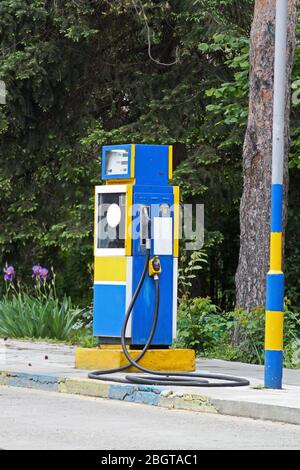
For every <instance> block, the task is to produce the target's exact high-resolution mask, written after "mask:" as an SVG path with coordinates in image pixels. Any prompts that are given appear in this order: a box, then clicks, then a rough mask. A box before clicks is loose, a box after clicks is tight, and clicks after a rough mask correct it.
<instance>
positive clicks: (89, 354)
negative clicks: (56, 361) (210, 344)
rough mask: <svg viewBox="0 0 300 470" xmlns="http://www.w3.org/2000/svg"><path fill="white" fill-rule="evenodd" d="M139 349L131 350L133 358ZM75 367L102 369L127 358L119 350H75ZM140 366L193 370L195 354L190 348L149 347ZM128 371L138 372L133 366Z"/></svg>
mask: <svg viewBox="0 0 300 470" xmlns="http://www.w3.org/2000/svg"><path fill="white" fill-rule="evenodd" d="M140 352H141V351H136V350H131V351H130V355H131V356H132V357H133V358H134V359H135V358H137V357H138V355H139V354H140ZM75 362H76V369H84V370H104V369H114V368H118V367H122V366H124V365H126V364H127V362H128V361H127V359H126V357H125V355H124V353H123V351H120V350H109V349H107V350H105V349H99V348H93V349H82V348H78V349H77V351H76V361H75ZM140 364H141V366H143V367H146V368H148V369H153V370H157V371H161V372H168V371H170V372H193V371H195V370H196V355H195V351H193V350H192V349H150V350H149V351H148V352H147V353H146V354H145V356H144V357H143V359H142V360H141V361H140ZM128 372H138V370H137V369H136V368H134V367H131V368H130V369H128Z"/></svg>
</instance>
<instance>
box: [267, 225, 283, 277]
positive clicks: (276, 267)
mask: <svg viewBox="0 0 300 470" xmlns="http://www.w3.org/2000/svg"><path fill="white" fill-rule="evenodd" d="M270 263H271V268H270V269H271V271H279V272H281V271H282V233H279V232H278V233H277V232H273V233H271V253H270Z"/></svg>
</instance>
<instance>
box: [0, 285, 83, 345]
mask: <svg viewBox="0 0 300 470" xmlns="http://www.w3.org/2000/svg"><path fill="white" fill-rule="evenodd" d="M80 312H81V310H79V309H74V308H73V307H72V303H71V300H70V299H69V298H67V297H65V298H64V299H63V300H62V301H59V300H58V299H55V298H53V297H49V298H48V299H47V300H45V299H41V298H37V297H32V296H30V295H28V294H24V293H19V294H16V295H14V296H13V297H12V298H10V297H9V296H4V297H3V298H2V299H1V301H0V336H2V337H9V338H36V339H42V338H47V339H48V338H49V339H56V340H67V339H69V338H70V334H71V332H72V330H73V329H74V326H75V324H76V321H77V320H78V316H79V314H80Z"/></svg>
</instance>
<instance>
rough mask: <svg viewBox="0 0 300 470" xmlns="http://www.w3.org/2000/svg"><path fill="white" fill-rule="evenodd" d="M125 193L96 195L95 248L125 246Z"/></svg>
mask: <svg viewBox="0 0 300 470" xmlns="http://www.w3.org/2000/svg"><path fill="white" fill-rule="evenodd" d="M125 221H126V194H125V193H124V194H123V193H108V194H99V195H98V239H97V248H99V249H101V248H104V249H108V248H125V223H126V222H125Z"/></svg>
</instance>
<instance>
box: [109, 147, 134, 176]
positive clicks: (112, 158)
mask: <svg viewBox="0 0 300 470" xmlns="http://www.w3.org/2000/svg"><path fill="white" fill-rule="evenodd" d="M105 161H106V165H105V174H106V176H124V175H128V174H129V152H128V150H125V149H115V150H108V151H107V152H106V160H105Z"/></svg>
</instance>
